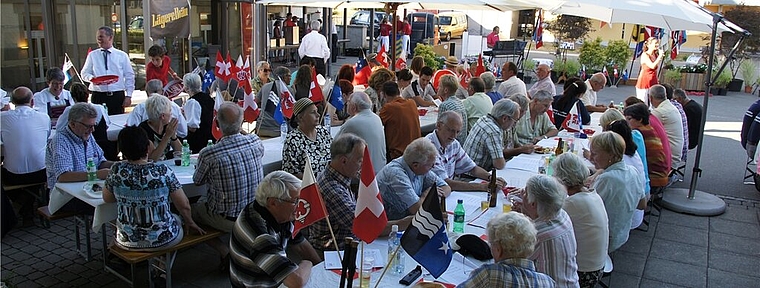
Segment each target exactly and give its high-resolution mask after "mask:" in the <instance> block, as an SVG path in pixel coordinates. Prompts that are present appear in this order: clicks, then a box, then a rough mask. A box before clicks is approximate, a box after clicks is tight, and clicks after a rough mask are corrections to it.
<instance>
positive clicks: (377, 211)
mask: <svg viewBox="0 0 760 288" xmlns="http://www.w3.org/2000/svg"><path fill="white" fill-rule="evenodd" d="M386 224H388V217H387V216H386V215H385V207H383V198H382V197H381V196H380V189H379V188H378V187H377V180H375V169H374V168H372V158H370V157H369V149H367V147H364V161H362V171H361V180H360V181H359V192H358V193H357V196H356V211H354V227H353V232H354V235H356V237H357V238H359V239H361V240H362V241H364V242H367V243H372V241H375V239H377V236H380V232H382V231H383V229H384V228H385V225H386Z"/></svg>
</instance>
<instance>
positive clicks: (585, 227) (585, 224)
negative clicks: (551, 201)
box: [551, 153, 609, 287]
mask: <svg viewBox="0 0 760 288" xmlns="http://www.w3.org/2000/svg"><path fill="white" fill-rule="evenodd" d="M551 166H552V169H553V170H554V177H555V178H557V180H559V182H561V183H562V185H565V188H566V189H567V195H568V197H567V198H565V203H564V204H563V205H562V209H564V210H565V211H566V212H567V215H569V216H570V220H572V222H573V231H574V232H575V240H576V242H577V244H578V255H577V256H576V257H575V258H576V259H575V260H576V262H577V263H578V281H579V283H578V284H580V287H594V286H595V285H596V283H597V282H598V281H599V278H600V277H601V276H602V270H603V268H604V261H605V258H606V256H607V246H608V244H609V230H608V225H609V224H608V219H607V211H605V210H604V202H602V198H601V197H599V194H596V192H595V191H594V190H589V189H587V188H586V187H585V186H584V185H583V183H584V182H585V181H586V178H588V176H589V169H588V167H586V165H585V164H584V163H583V159H582V158H581V157H580V156H578V155H575V154H572V153H563V154H560V155H559V157H557V159H555V160H554V161H553V162H552V164H551Z"/></svg>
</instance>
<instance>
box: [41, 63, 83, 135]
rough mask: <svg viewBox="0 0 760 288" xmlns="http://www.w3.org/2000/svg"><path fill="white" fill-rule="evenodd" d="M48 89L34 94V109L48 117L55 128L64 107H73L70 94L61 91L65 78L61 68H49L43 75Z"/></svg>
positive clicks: (64, 90) (63, 90) (66, 91)
mask: <svg viewBox="0 0 760 288" xmlns="http://www.w3.org/2000/svg"><path fill="white" fill-rule="evenodd" d="M45 76H46V77H45V79H46V80H47V84H48V88H45V89H42V91H40V92H37V93H34V96H33V97H34V101H33V102H34V109H36V110H37V111H38V112H42V113H43V114H46V115H48V116H49V117H50V123H51V124H52V125H53V127H55V126H56V122H57V121H58V117H60V116H61V114H63V111H64V110H66V107H69V106H71V105H74V99H73V98H72V97H71V92H69V91H68V90H66V89H63V85H64V81H65V76H64V74H63V71H62V70H61V68H58V67H51V68H50V69H48V71H47V75H45Z"/></svg>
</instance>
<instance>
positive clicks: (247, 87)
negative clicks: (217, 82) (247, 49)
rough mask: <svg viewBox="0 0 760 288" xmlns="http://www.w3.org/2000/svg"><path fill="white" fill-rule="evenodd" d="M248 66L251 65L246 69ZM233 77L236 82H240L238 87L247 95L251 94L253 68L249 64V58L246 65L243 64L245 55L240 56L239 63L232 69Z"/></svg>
mask: <svg viewBox="0 0 760 288" xmlns="http://www.w3.org/2000/svg"><path fill="white" fill-rule="evenodd" d="M246 65H249V66H247V67H246ZM232 70H233V71H232V76H233V78H234V79H235V80H237V82H238V87H242V88H243V91H244V92H245V94H251V93H252V90H251V82H250V80H249V79H250V76H251V74H250V73H251V72H250V71H251V67H250V63H249V62H248V57H246V60H245V63H243V55H239V56H238V59H237V62H236V63H235V66H233V68H232Z"/></svg>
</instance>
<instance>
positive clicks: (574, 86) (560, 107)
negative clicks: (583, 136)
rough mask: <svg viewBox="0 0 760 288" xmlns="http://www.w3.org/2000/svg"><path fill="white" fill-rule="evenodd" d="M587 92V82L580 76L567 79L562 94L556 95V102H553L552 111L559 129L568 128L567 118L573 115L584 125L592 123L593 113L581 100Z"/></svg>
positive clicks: (575, 119) (574, 118)
mask: <svg viewBox="0 0 760 288" xmlns="http://www.w3.org/2000/svg"><path fill="white" fill-rule="evenodd" d="M585 93H586V83H583V81H582V80H581V79H580V78H578V77H570V79H567V81H565V86H564V88H563V90H562V95H557V96H554V102H552V112H553V114H554V115H553V116H554V126H555V127H557V129H563V127H564V128H567V127H565V124H566V123H565V122H566V121H565V119H568V117H571V118H573V119H570V120H574V121H576V122H578V120H580V121H579V122H580V123H582V124H583V125H589V124H591V115H590V114H589V113H588V110H586V106H585V105H583V102H582V101H580V99H581V97H582V96H583V95H584V94H585Z"/></svg>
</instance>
